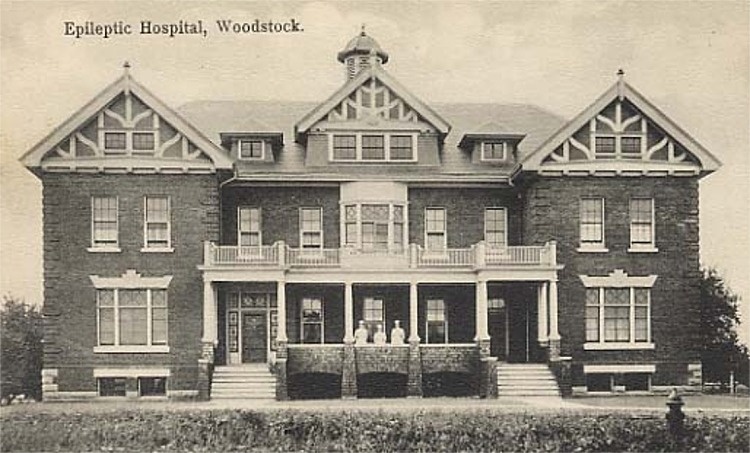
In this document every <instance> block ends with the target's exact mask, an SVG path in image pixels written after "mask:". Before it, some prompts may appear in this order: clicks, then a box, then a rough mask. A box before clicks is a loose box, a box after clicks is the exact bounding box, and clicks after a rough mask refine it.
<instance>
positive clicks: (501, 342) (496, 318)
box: [487, 304, 508, 362]
mask: <svg viewBox="0 0 750 453" xmlns="http://www.w3.org/2000/svg"><path fill="white" fill-rule="evenodd" d="M507 316H508V313H507V308H506V306H505V305H504V304H503V306H502V307H491V308H490V309H489V313H488V316H487V318H488V319H487V321H488V327H489V331H490V332H489V333H490V354H491V355H492V356H493V357H497V359H498V360H500V361H503V362H504V361H506V360H507V355H508V341H507V340H508V335H507V323H508V320H507Z"/></svg>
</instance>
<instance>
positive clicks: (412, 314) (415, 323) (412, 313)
mask: <svg viewBox="0 0 750 453" xmlns="http://www.w3.org/2000/svg"><path fill="white" fill-rule="evenodd" d="M418 304H419V291H418V288H417V283H416V282H411V283H410V284H409V342H410V343H414V342H418V341H419V320H418V317H419V310H418Z"/></svg>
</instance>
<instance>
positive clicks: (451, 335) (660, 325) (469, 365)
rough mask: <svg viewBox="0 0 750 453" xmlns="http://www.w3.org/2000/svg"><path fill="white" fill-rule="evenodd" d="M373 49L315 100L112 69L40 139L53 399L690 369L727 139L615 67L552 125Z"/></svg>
mask: <svg viewBox="0 0 750 453" xmlns="http://www.w3.org/2000/svg"><path fill="white" fill-rule="evenodd" d="M388 59H389V55H388V54H387V53H386V52H385V51H383V50H382V49H381V48H380V47H379V46H378V44H377V43H376V42H375V41H374V40H373V39H372V38H371V37H369V36H367V35H366V34H365V33H364V31H363V32H362V33H361V34H360V35H358V36H356V37H355V38H354V39H352V40H351V41H350V42H349V44H348V45H347V46H346V48H345V49H344V50H342V51H341V52H339V53H338V60H339V61H340V62H341V63H342V64H343V66H344V73H345V82H344V83H343V85H342V86H341V88H340V89H339V90H338V91H336V92H335V93H334V94H333V95H331V96H330V97H328V98H327V99H325V100H324V101H322V102H321V103H319V104H316V105H313V104H306V103H295V102H230V101H217V102H193V103H189V104H187V105H184V106H183V107H182V108H180V109H178V110H173V109H172V108H170V107H169V106H167V105H165V104H164V103H163V102H161V101H160V100H159V98H158V97H157V96H156V95H154V94H152V93H151V92H149V91H148V90H147V89H146V88H144V87H143V86H142V85H140V84H139V83H137V82H136V81H135V80H134V79H133V77H132V76H131V75H130V74H129V72H128V69H127V68H126V70H125V74H123V75H122V77H120V78H119V79H117V80H116V81H115V82H114V83H112V84H111V85H110V86H108V87H107V88H105V89H104V91H102V92H101V93H100V94H99V95H98V96H96V97H95V98H94V99H93V100H92V101H91V102H89V103H88V104H86V105H85V106H84V107H83V108H81V109H80V110H78V111H77V112H76V113H75V114H74V115H73V116H72V117H71V118H69V119H68V120H67V121H65V122H64V123H63V124H62V125H61V126H59V127H58V128H57V129H55V130H54V131H53V132H52V133H51V134H50V135H49V136H48V137H46V138H45V139H44V140H42V141H41V142H40V143H39V144H38V145H36V146H35V147H34V148H33V149H31V150H30V151H29V152H28V153H27V154H26V155H25V156H24V157H23V158H22V161H23V163H24V164H25V165H26V166H27V167H28V168H29V169H30V170H31V171H33V172H34V173H35V174H36V175H37V176H38V177H39V178H40V180H41V181H42V184H43V197H44V199H43V206H44V278H45V282H44V309H43V310H44V319H45V343H44V371H43V381H44V395H45V398H47V399H53V398H80V397H93V396H131V397H137V396H151V395H166V396H171V397H180V396H182V397H188V396H201V397H204V398H205V397H211V396H214V397H227V396H229V397H242V396H247V397H252V396H264V395H265V396H272V395H275V397H276V398H278V399H286V398H304V397H320V396H328V397H357V396H359V397H365V396H377V395H395V396H399V395H400V396H422V395H424V396H429V395H441V394H443V395H480V396H483V397H494V396H496V395H497V394H498V393H499V394H501V395H502V394H514V393H515V394H526V393H545V392H550V391H551V392H554V393H557V392H558V391H559V390H560V391H562V392H563V394H569V393H570V392H585V391H589V392H630V391H658V390H659V389H660V388H661V389H663V388H665V387H667V386H675V385H678V386H691V385H695V384H696V383H699V382H700V361H699V352H698V351H699V348H700V345H699V344H698V337H697V334H696V332H697V323H698V318H699V316H698V311H699V306H698V282H699V276H700V274H699V263H698V257H699V244H698V182H699V180H700V178H702V177H703V176H705V175H707V174H709V173H711V172H713V171H714V170H716V169H717V168H718V167H719V165H720V164H719V162H718V161H717V159H716V158H715V157H713V156H712V155H711V154H710V153H709V152H708V151H706V149H705V148H703V147H702V146H701V145H700V144H698V143H697V142H696V141H695V140H694V139H693V138H691V137H690V135H688V134H687V133H686V132H685V131H684V130H682V129H681V128H680V127H679V126H677V125H676V124H674V123H673V122H672V121H671V120H670V119H669V118H667V117H666V116H665V115H664V114H663V113H662V112H661V111H660V110H659V109H658V108H657V107H655V106H654V105H653V104H652V103H651V102H649V101H648V100H647V99H646V98H645V97H644V96H643V95H641V94H640V93H638V92H637V91H636V90H635V89H633V88H632V87H631V86H630V85H628V84H627V83H626V82H625V81H624V80H623V78H622V76H621V75H620V77H619V78H618V80H617V81H616V82H615V83H614V85H613V86H612V87H611V88H609V89H608V90H607V91H606V92H604V94H602V96H601V97H599V98H598V99H596V100H595V101H594V102H593V103H592V104H591V105H590V106H589V107H588V108H586V109H585V110H584V111H583V112H581V113H580V114H579V115H578V116H576V117H575V118H573V119H572V120H569V121H566V120H564V119H561V118H559V117H557V116H556V115H553V114H551V113H549V112H547V111H544V110H542V109H539V108H537V107H534V106H526V105H517V104H516V105H502V104H491V103H487V104H442V105H440V104H438V105H433V106H430V105H428V104H427V103H425V102H423V101H422V100H420V99H417V98H416V97H415V96H414V95H413V94H411V93H410V92H409V90H408V89H406V88H405V87H403V86H402V85H401V84H400V83H399V82H397V81H396V79H395V78H394V77H393V76H392V75H391V74H389V73H388V72H387V71H386V70H385V69H384V66H385V65H386V64H387V62H388ZM397 323H400V325H401V328H396V329H394V326H395V325H396V324H397ZM517 364H523V365H517ZM498 379H499V380H498ZM550 386H551V388H550Z"/></svg>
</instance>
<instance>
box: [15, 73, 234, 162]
mask: <svg viewBox="0 0 750 453" xmlns="http://www.w3.org/2000/svg"><path fill="white" fill-rule="evenodd" d="M121 94H124V95H125V96H126V105H127V107H126V112H125V115H124V116H123V114H120V113H117V112H114V111H112V110H110V109H108V108H107V107H108V106H109V105H110V104H111V103H112V102H113V101H114V100H116V98H117V97H118V96H120V95H121ZM132 96H135V97H137V98H138V99H139V100H141V101H142V102H143V104H145V105H146V106H148V109H147V110H145V111H143V112H139V113H136V114H133V112H131V111H130V110H128V109H129V108H130V105H131V103H130V99H131V97H132ZM147 116H151V117H152V118H153V121H154V124H156V125H158V122H159V121H160V119H159V118H161V119H163V120H164V121H166V122H168V123H169V124H170V125H171V126H172V127H173V128H174V129H176V134H175V135H174V137H173V138H172V139H170V141H169V142H167V143H164V144H159V142H158V140H155V143H156V144H155V147H154V150H153V154H152V156H153V157H152V156H148V157H146V156H143V157H140V156H132V157H131V156H128V159H127V160H128V163H126V164H125V165H121V163H122V162H118V163H117V164H116V165H115V166H114V167H113V166H112V163H111V162H110V161H111V154H107V155H105V152H104V149H102V148H103V143H104V137H103V136H100V137H98V143H97V141H94V140H92V139H91V138H89V137H86V136H85V135H83V134H82V133H81V132H80V129H81V128H83V127H84V126H86V125H87V124H90V122H92V121H96V123H97V126H103V124H104V122H105V121H112V122H114V124H117V125H119V127H122V128H132V126H133V125H134V124H137V122H139V121H142V120H143V119H144V118H146V117H147ZM132 132H138V131H130V133H131V134H132ZM99 134H103V132H101V131H100V132H99ZM125 140H126V141H127V142H128V143H132V142H131V141H132V140H133V139H132V137H131V136H126V137H125ZM172 140H174V142H172ZM179 140H182V144H181V146H182V158H181V159H179V160H178V159H174V158H172V159H163V160H165V161H167V164H166V165H168V166H170V167H172V168H175V169H179V170H181V171H182V170H183V169H184V171H185V172H195V171H197V172H199V173H204V172H207V171H209V172H211V171H215V169H230V168H232V160H231V158H229V156H227V155H226V153H225V152H224V151H223V150H222V149H221V148H220V147H218V146H217V145H215V144H214V143H213V142H211V141H210V140H209V139H208V138H206V137H205V136H204V135H203V134H202V133H201V132H200V131H199V130H198V129H196V128H195V127H193V126H192V125H191V124H190V123H189V122H188V121H187V120H185V119H184V118H182V116H180V115H179V114H178V113H177V112H176V111H174V110H173V109H172V108H170V107H169V106H167V105H166V104H165V103H164V102H162V101H161V100H160V99H159V98H157V97H156V96H155V95H153V94H152V93H151V92H150V91H148V90H147V89H146V88H145V87H143V86H142V85H141V84H139V83H138V82H136V81H135V80H134V79H133V78H132V76H131V75H130V74H129V72H128V71H127V69H126V71H125V74H123V75H122V76H121V77H120V78H118V79H117V80H115V81H114V82H113V83H112V84H110V85H109V86H107V87H106V88H105V89H104V90H102V91H101V92H100V93H99V94H98V95H96V96H95V97H94V98H93V99H92V100H91V101H89V102H88V103H87V104H86V105H84V106H83V107H81V108H80V109H79V110H78V111H77V112H75V113H74V114H73V115H72V116H71V117H70V118H68V119H67V120H66V121H65V122H63V123H62V124H61V125H59V126H58V127H57V128H55V129H54V130H53V131H52V132H51V133H50V134H49V135H48V136H47V137H45V138H44V139H42V140H41V141H40V142H39V143H37V144H36V145H35V146H34V147H33V148H31V149H30V150H29V151H28V152H27V153H26V154H24V155H23V156H22V157H21V159H20V161H21V162H22V163H23V164H24V165H25V166H26V167H28V168H42V169H43V170H50V171H82V170H83V171H94V172H96V171H106V170H107V169H111V168H115V167H116V169H117V170H116V171H118V172H119V171H121V170H122V171H125V172H127V171H130V168H141V167H148V168H149V169H153V170H155V171H156V172H159V171H160V170H159V168H161V167H162V165H161V164H160V162H158V161H159V160H160V159H161V158H162V154H163V152H164V150H165V147H169V146H171V145H174V144H176V143H177V141H179ZM77 143H82V144H84V145H85V146H86V148H88V149H89V150H90V155H86V156H84V157H81V156H78V155H77V153H76V146H77V145H76V144H77ZM100 143H101V144H102V146H100ZM189 143H192V144H193V145H194V147H195V149H193V147H191V146H190V145H189ZM50 153H52V154H54V155H53V156H48V155H49V154H50ZM201 153H205V155H206V156H207V157H208V160H200V159H197V158H198V157H199V156H200V154H201ZM134 154H136V153H134ZM115 159H116V160H120V161H122V160H123V159H122V157H120V158H118V157H117V156H115Z"/></svg>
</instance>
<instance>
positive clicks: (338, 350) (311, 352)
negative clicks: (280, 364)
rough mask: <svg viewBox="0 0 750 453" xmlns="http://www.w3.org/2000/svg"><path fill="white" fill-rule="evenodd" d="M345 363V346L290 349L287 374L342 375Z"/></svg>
mask: <svg viewBox="0 0 750 453" xmlns="http://www.w3.org/2000/svg"><path fill="white" fill-rule="evenodd" d="M343 363H344V346H343V345H341V346H323V347H321V346H302V347H290V348H289V359H288V362H287V372H288V374H289V375H293V374H297V373H329V374H336V375H340V374H341V371H342V369H343Z"/></svg>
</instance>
